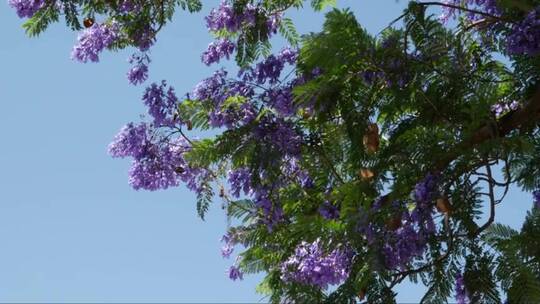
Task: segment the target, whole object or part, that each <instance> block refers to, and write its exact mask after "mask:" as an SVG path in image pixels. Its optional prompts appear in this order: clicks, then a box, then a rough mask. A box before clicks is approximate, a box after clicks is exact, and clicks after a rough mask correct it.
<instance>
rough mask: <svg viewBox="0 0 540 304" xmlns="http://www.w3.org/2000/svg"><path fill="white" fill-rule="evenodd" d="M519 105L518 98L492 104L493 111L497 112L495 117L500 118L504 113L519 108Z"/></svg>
mask: <svg viewBox="0 0 540 304" xmlns="http://www.w3.org/2000/svg"><path fill="white" fill-rule="evenodd" d="M519 106H520V104H519V102H518V101H516V100H514V101H512V102H511V103H507V102H499V103H496V104H494V105H492V106H491V112H493V114H495V117H497V118H499V117H501V116H502V115H503V114H506V113H508V112H510V111H515V110H517V109H518V108H519Z"/></svg>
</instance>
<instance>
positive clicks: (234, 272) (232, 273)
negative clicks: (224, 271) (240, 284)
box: [229, 265, 244, 281]
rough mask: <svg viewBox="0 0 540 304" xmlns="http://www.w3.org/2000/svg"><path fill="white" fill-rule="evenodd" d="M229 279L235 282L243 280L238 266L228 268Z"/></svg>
mask: <svg viewBox="0 0 540 304" xmlns="http://www.w3.org/2000/svg"><path fill="white" fill-rule="evenodd" d="M229 279H231V280H233V281H236V280H243V279H244V274H243V273H242V271H241V270H240V268H239V267H238V266H234V265H233V266H231V267H230V268H229Z"/></svg>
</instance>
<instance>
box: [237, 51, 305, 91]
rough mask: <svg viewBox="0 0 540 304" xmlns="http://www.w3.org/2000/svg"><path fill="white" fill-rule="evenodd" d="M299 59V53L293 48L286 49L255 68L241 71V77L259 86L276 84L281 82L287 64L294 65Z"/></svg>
mask: <svg viewBox="0 0 540 304" xmlns="http://www.w3.org/2000/svg"><path fill="white" fill-rule="evenodd" d="M297 58H298V51H296V50H293V49H291V48H288V47H287V48H284V49H282V50H281V52H280V53H279V54H278V55H277V56H276V55H270V56H268V57H267V58H266V59H265V60H264V61H262V62H259V63H257V64H256V65H255V67H254V68H247V69H243V70H241V71H240V73H239V75H240V76H243V78H244V79H245V80H249V81H255V82H257V83H258V84H264V83H266V82H268V83H269V84H276V83H277V82H278V81H279V77H280V75H281V72H282V71H283V69H284V67H285V64H289V65H293V64H295V63H296V60H297Z"/></svg>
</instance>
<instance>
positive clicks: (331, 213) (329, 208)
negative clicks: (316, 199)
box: [319, 201, 339, 220]
mask: <svg viewBox="0 0 540 304" xmlns="http://www.w3.org/2000/svg"><path fill="white" fill-rule="evenodd" d="M319 213H320V215H321V216H322V217H324V218H325V219H327V220H334V219H338V218H339V208H338V207H337V206H335V205H334V204H332V203H331V202H329V201H325V202H324V203H323V204H322V205H321V206H320V207H319Z"/></svg>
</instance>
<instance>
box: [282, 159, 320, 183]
mask: <svg viewBox="0 0 540 304" xmlns="http://www.w3.org/2000/svg"><path fill="white" fill-rule="evenodd" d="M281 172H282V173H283V175H285V176H288V177H289V178H288V179H289V181H291V182H293V181H295V182H297V183H298V184H300V186H301V187H303V188H313V186H314V184H313V179H312V178H311V176H310V175H309V172H308V171H307V170H305V169H302V167H301V166H300V158H299V156H287V157H285V158H284V159H283V162H282V164H281Z"/></svg>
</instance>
